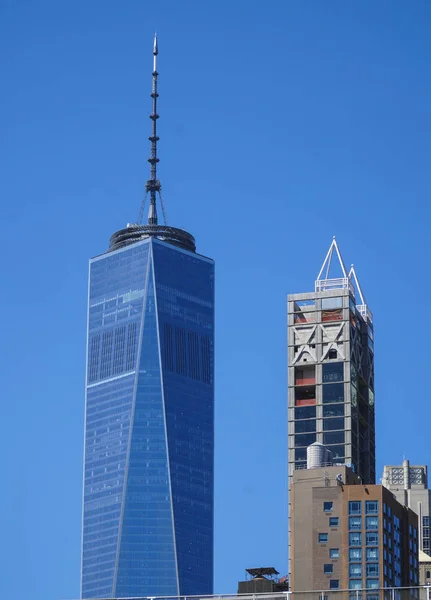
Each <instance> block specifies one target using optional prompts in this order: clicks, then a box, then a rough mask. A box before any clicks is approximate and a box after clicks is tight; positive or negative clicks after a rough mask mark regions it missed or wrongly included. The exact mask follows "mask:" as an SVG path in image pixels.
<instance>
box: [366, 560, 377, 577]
mask: <svg viewBox="0 0 431 600" xmlns="http://www.w3.org/2000/svg"><path fill="white" fill-rule="evenodd" d="M378 576H379V563H367V577H378Z"/></svg>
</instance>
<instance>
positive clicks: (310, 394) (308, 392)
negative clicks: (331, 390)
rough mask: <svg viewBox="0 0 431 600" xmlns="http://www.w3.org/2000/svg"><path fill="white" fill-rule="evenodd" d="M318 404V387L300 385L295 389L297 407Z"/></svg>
mask: <svg viewBox="0 0 431 600" xmlns="http://www.w3.org/2000/svg"><path fill="white" fill-rule="evenodd" d="M314 404H316V386H314V385H300V386H297V387H296V388H295V405H296V406H313V405H314Z"/></svg>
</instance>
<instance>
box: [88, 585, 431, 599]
mask: <svg viewBox="0 0 431 600" xmlns="http://www.w3.org/2000/svg"><path fill="white" fill-rule="evenodd" d="M93 600H95V599H93ZM110 600H124V599H123V598H120V597H118V598H111V599H110ZM127 600H431V586H417V587H408V588H375V589H370V588H368V589H357V590H316V591H308V592H307V591H304V592H295V591H292V592H269V593H266V594H214V595H213V596H146V597H135V598H128V599H127Z"/></svg>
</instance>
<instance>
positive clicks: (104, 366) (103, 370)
mask: <svg viewBox="0 0 431 600" xmlns="http://www.w3.org/2000/svg"><path fill="white" fill-rule="evenodd" d="M113 338H114V332H113V331H112V330H111V331H105V332H104V333H103V337H102V360H101V362H100V377H101V378H102V379H105V378H106V377H109V376H110V375H111V363H112V340H113Z"/></svg>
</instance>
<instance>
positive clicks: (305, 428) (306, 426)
mask: <svg viewBox="0 0 431 600" xmlns="http://www.w3.org/2000/svg"><path fill="white" fill-rule="evenodd" d="M312 431H316V420H315V419H307V420H306V421H295V433H310V432H312Z"/></svg>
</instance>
